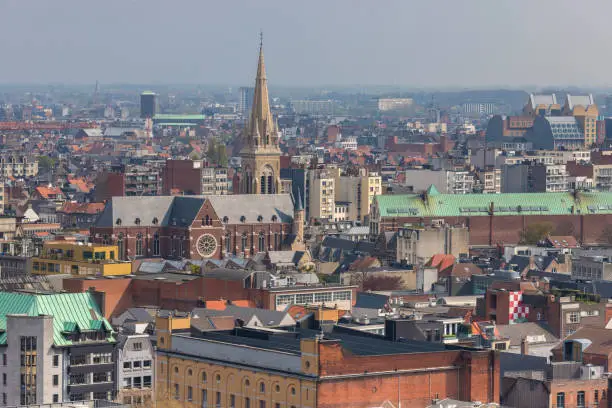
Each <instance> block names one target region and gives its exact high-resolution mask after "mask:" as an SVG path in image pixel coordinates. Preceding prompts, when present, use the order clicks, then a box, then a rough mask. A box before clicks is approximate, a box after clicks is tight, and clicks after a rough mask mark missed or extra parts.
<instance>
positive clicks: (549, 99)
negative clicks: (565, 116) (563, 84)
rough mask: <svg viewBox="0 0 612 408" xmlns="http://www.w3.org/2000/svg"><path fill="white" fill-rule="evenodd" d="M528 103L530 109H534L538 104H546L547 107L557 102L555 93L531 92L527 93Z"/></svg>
mask: <svg viewBox="0 0 612 408" xmlns="http://www.w3.org/2000/svg"><path fill="white" fill-rule="evenodd" d="M529 103H530V104H531V108H532V109H535V108H536V106H538V105H546V106H547V107H549V106H550V105H556V104H557V95H555V94H554V93H553V94H549V95H537V94H531V95H529Z"/></svg>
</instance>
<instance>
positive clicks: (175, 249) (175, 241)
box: [172, 235, 178, 256]
mask: <svg viewBox="0 0 612 408" xmlns="http://www.w3.org/2000/svg"><path fill="white" fill-rule="evenodd" d="M177 252H178V238H177V237H176V235H173V236H172V255H173V256H176V255H177Z"/></svg>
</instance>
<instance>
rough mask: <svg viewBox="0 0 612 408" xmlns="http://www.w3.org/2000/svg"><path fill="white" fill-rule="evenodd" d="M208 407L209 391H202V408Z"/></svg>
mask: <svg viewBox="0 0 612 408" xmlns="http://www.w3.org/2000/svg"><path fill="white" fill-rule="evenodd" d="M207 406H208V390H202V408H206V407H207Z"/></svg>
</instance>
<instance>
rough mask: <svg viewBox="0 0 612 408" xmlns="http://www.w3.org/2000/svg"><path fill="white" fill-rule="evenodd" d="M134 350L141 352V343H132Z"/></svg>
mask: <svg viewBox="0 0 612 408" xmlns="http://www.w3.org/2000/svg"><path fill="white" fill-rule="evenodd" d="M134 350H142V343H141V342H136V343H134Z"/></svg>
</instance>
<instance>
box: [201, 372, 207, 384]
mask: <svg viewBox="0 0 612 408" xmlns="http://www.w3.org/2000/svg"><path fill="white" fill-rule="evenodd" d="M206 378H207V377H206V371H202V382H203V383H205V382H206Z"/></svg>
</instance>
